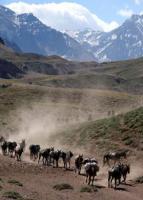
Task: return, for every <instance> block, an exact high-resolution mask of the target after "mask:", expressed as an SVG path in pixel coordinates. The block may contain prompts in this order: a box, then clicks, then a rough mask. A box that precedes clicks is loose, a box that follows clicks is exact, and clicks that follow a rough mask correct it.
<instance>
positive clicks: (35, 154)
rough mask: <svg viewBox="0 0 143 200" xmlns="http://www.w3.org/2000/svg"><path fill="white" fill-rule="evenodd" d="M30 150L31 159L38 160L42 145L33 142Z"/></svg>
mask: <svg viewBox="0 0 143 200" xmlns="http://www.w3.org/2000/svg"><path fill="white" fill-rule="evenodd" d="M29 150H30V159H31V160H36V159H37V158H38V155H39V151H40V145H38V144H36V145H35V144H31V145H30V146H29Z"/></svg>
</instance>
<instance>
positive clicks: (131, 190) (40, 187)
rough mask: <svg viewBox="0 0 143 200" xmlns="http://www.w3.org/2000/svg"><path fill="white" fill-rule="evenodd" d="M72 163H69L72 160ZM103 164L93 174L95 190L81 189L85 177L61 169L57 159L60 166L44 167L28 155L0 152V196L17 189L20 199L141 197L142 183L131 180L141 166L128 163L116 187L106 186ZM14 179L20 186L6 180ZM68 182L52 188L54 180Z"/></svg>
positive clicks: (2, 198)
mask: <svg viewBox="0 0 143 200" xmlns="http://www.w3.org/2000/svg"><path fill="white" fill-rule="evenodd" d="M72 167H73V163H72ZM107 169H108V168H107V167H104V168H102V166H101V167H100V172H99V174H98V176H97V177H96V181H95V185H96V188H97V192H92V193H81V192H80V190H81V188H82V187H85V186H87V185H86V183H85V177H84V176H79V175H77V174H75V173H74V172H73V171H72V170H71V171H69V170H68V171H65V170H64V169H63V168H62V163H60V168H58V169H57V168H53V167H45V166H42V165H38V164H37V162H32V161H30V160H29V156H28V155H26V156H24V161H22V162H17V161H15V160H14V159H12V158H9V157H8V156H6V157H4V156H0V178H1V179H2V182H1V183H0V185H1V186H2V191H1V193H0V199H1V200H7V198H5V197H3V194H4V192H6V191H16V192H18V193H20V194H21V195H22V196H23V197H24V200H47V199H48V200H67V199H70V200H75V199H76V200H78V199H79V200H80V199H82V200H90V199H91V200H92V199H94V198H96V199H98V200H115V199H118V200H126V199H128V200H142V199H143V198H142V196H143V185H138V184H134V183H133V181H132V180H133V178H135V177H137V176H138V174H140V175H142V174H143V170H142V169H141V167H140V166H138V167H137V166H136V163H135V164H133V165H132V168H131V175H130V176H129V177H128V182H127V185H120V186H119V187H118V190H114V189H109V188H107ZM11 179H13V180H18V181H19V182H20V183H22V184H23V187H19V186H16V185H11V184H9V183H8V181H9V180H11ZM62 183H68V184H70V185H71V186H72V187H73V190H62V191H58V190H55V189H53V186H54V185H55V184H62Z"/></svg>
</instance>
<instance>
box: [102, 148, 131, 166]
mask: <svg viewBox="0 0 143 200" xmlns="http://www.w3.org/2000/svg"><path fill="white" fill-rule="evenodd" d="M128 152H129V150H119V151H116V152H108V153H106V154H105V155H104V156H103V166H104V165H105V164H108V165H109V166H110V160H113V161H114V164H115V163H116V162H117V161H120V159H121V158H124V159H127V153H128Z"/></svg>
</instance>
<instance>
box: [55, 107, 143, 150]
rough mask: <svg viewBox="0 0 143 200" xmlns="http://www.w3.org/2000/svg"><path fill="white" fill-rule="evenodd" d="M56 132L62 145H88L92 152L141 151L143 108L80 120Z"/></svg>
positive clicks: (142, 146) (81, 146) (142, 142)
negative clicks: (85, 120)
mask: <svg viewBox="0 0 143 200" xmlns="http://www.w3.org/2000/svg"><path fill="white" fill-rule="evenodd" d="M57 135H58V140H60V142H61V143H62V144H63V145H64V144H66V145H70V146H73V148H78V147H79V146H80V148H81V149H82V148H83V149H85V148H87V149H88V151H89V152H91V153H93V154H94V153H96V154H97V152H98V153H100V154H102V153H104V152H106V151H109V150H114V149H131V151H133V152H134V153H135V152H136V151H141V152H142V151H143V107H141V108H139V109H137V110H133V111H130V112H127V113H126V114H122V115H118V116H116V117H112V118H108V119H106V118H105V119H101V120H97V121H91V122H86V123H81V124H78V125H77V126H76V127H75V126H74V127H70V128H69V129H66V130H65V131H63V132H60V133H57ZM57 135H55V136H52V137H53V138H52V140H53V139H54V140H56V137H57ZM73 138H74V140H73ZM134 153H133V154H134Z"/></svg>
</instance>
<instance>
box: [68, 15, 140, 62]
mask: <svg viewBox="0 0 143 200" xmlns="http://www.w3.org/2000/svg"><path fill="white" fill-rule="evenodd" d="M70 35H71V36H73V38H75V39H76V40H77V41H78V42H80V43H81V44H84V46H85V47H86V48H87V49H88V51H91V52H93V53H94V56H95V57H96V59H97V60H98V61H100V62H102V61H117V60H127V59H133V58H138V57H142V56H143V47H142V46H143V45H142V44H143V15H133V16H132V17H131V18H130V19H128V20H126V21H125V22H124V23H123V24H122V25H121V26H120V27H119V28H117V29H115V30H113V31H111V32H108V33H104V32H98V31H93V30H85V31H82V32H76V33H74V34H73V33H72V34H70Z"/></svg>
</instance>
